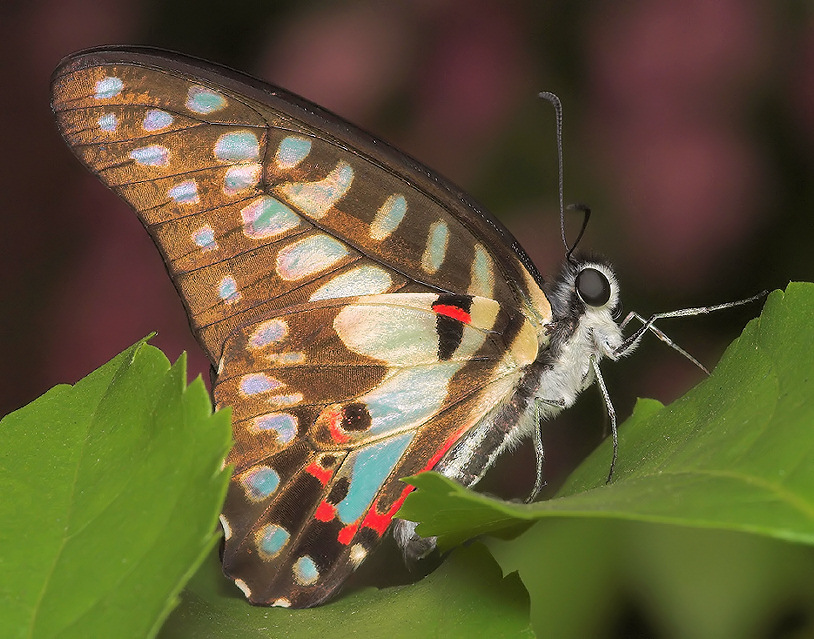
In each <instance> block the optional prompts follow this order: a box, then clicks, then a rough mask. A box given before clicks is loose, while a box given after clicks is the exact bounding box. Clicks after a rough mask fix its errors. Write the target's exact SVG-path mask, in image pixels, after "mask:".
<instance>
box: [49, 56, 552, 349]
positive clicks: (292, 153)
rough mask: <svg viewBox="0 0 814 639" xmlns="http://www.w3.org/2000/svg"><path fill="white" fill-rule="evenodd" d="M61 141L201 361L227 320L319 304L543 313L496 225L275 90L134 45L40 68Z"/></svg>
mask: <svg viewBox="0 0 814 639" xmlns="http://www.w3.org/2000/svg"><path fill="white" fill-rule="evenodd" d="M53 109H54V112H55V114H56V117H57V121H58V123H59V127H60V130H61V132H62V134H63V136H64V137H65V139H66V140H67V142H68V144H69V145H70V147H71V148H72V150H73V151H74V153H76V155H77V156H78V157H79V159H80V160H81V161H82V162H83V163H85V164H86V165H87V166H88V168H89V169H90V170H91V171H93V172H94V173H96V174H97V175H98V176H99V177H100V178H101V179H102V180H103V181H104V182H105V183H106V184H108V185H109V186H110V187H111V188H112V189H113V190H114V191H116V192H117V193H118V194H120V195H121V196H122V197H123V198H124V199H125V200H127V201H128V202H129V203H130V204H131V205H132V206H133V208H134V209H135V210H136V212H137V214H138V215H139V218H140V219H141V221H142V222H143V223H144V225H145V226H146V228H147V230H148V231H149V232H150V234H151V235H152V237H153V239H154V240H155V242H156V244H157V245H158V248H159V250H160V251H161V253H162V255H163V256H164V259H165V262H166V264H167V268H168V270H169V272H170V275H171V277H172V278H173V281H174V282H175V285H176V287H177V288H178V290H179V292H180V294H181V297H182V298H183V300H184V303H185V304H186V306H187V309H188V313H189V317H190V323H191V325H192V327H193V331H194V332H195V334H196V336H197V337H198V339H199V341H200V342H201V344H202V345H203V347H204V348H205V350H206V351H207V353H208V354H209V356H210V359H211V360H212V361H213V362H214V361H217V359H218V358H219V356H220V353H221V350H222V347H223V342H224V340H225V339H226V336H227V335H229V333H231V332H232V331H233V330H234V329H235V328H236V327H238V326H240V325H243V324H246V323H251V322H253V321H255V320H256V319H258V318H259V317H263V316H264V315H266V314H267V313H269V312H273V311H275V310H277V309H281V308H285V307H287V306H292V305H295V304H299V303H303V302H306V301H308V300H309V299H324V298H327V297H341V296H346V295H359V294H371V293H385V292H394V291H405V292H422V291H423V292H427V291H432V292H439V291H440V292H455V293H467V294H470V295H480V296H484V297H489V298H492V299H495V300H497V301H498V302H499V303H500V304H501V306H502V307H504V308H506V309H507V310H508V309H522V310H523V312H525V313H527V314H537V315H539V316H541V317H547V315H548V313H549V308H548V303H547V301H546V299H545V296H544V295H543V294H542V291H541V290H540V287H539V285H538V283H537V281H535V278H537V273H536V270H535V269H534V267H533V265H532V264H531V262H530V261H529V260H528V258H527V257H526V255H525V253H523V252H522V249H520V248H519V246H518V245H517V243H516V242H515V241H514V239H513V238H512V237H511V235H510V234H509V233H508V231H506V230H505V229H504V228H503V226H502V225H500V223H499V222H497V220H495V219H494V218H492V217H491V216H489V215H488V214H487V213H485V212H483V211H481V210H480V209H479V208H478V207H477V206H476V205H475V204H474V203H472V202H471V201H469V200H468V199H467V198H466V196H465V195H464V194H462V193H461V192H460V191H458V190H457V189H455V188H454V187H452V186H450V185H449V184H447V183H446V182H444V181H443V180H441V179H440V178H438V177H436V176H434V175H433V174H432V173H431V172H430V171H429V170H428V169H426V168H424V167H422V166H421V165H419V164H418V163H416V162H415V161H413V160H411V159H410V158H408V157H407V156H405V155H403V154H401V153H399V152H398V151H395V150H393V149H391V148H389V147H387V146H386V145H384V144H383V143H381V142H379V141H377V140H375V139H373V138H370V137H369V136H367V135H366V134H364V133H362V132H361V131H359V130H357V129H355V128H353V127H352V126H351V125H349V124H347V123H345V122H343V121H342V120H340V119H339V118H336V117H335V116H333V115H331V114H329V113H327V112H325V111H322V110H321V109H319V108H318V107H316V106H314V105H311V104H309V103H307V102H305V101H304V100H302V99H300V98H297V97H296V96H293V95H291V94H287V93H285V92H283V91H282V90H280V89H277V88H275V87H272V86H269V85H265V84H263V83H260V82H258V81H256V80H253V79H251V78H248V77H246V76H237V75H236V74H234V73H233V72H229V71H227V70H225V69H222V68H219V67H213V66H211V65H206V64H205V63H202V62H198V61H194V60H191V59H187V58H181V57H179V56H171V55H169V54H159V53H156V52H154V51H150V50H135V51H128V50H105V51H96V52H89V53H86V54H81V55H77V56H75V57H73V58H71V59H69V60H68V61H66V62H65V63H63V65H62V66H61V67H60V68H59V69H58V70H57V71H56V72H55V76H54V80H53Z"/></svg>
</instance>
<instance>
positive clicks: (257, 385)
mask: <svg viewBox="0 0 814 639" xmlns="http://www.w3.org/2000/svg"><path fill="white" fill-rule="evenodd" d="M282 385H283V384H282V382H280V381H279V380H276V379H274V378H273V377H269V376H268V375H266V374H265V373H249V374H248V375H244V376H243V377H242V378H241V379H240V392H241V393H243V394H244V395H258V394H259V393H268V392H269V391H271V390H274V389H276V388H280V387H281V386H282Z"/></svg>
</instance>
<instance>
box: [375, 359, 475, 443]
mask: <svg viewBox="0 0 814 639" xmlns="http://www.w3.org/2000/svg"><path fill="white" fill-rule="evenodd" d="M460 368H461V364H458V363H446V364H437V365H435V366H431V367H420V368H418V367H417V368H406V369H402V370H400V371H398V372H397V373H396V374H394V375H392V376H390V377H388V378H387V380H385V381H384V382H382V383H381V384H379V386H377V387H376V388H374V389H373V390H372V391H370V392H369V393H367V394H366V395H362V396H361V397H360V398H359V401H362V402H364V403H365V405H366V406H367V410H368V413H370V430H369V431H368V432H369V433H370V434H385V433H388V432H390V431H392V430H394V429H399V428H404V427H406V426H412V427H417V426H420V425H421V424H423V423H425V422H426V421H427V420H428V419H430V418H431V417H432V416H433V415H435V414H436V413H437V412H438V411H439V410H441V407H442V406H443V404H444V400H445V399H446V397H447V388H448V386H449V382H450V380H451V379H452V377H453V375H455V373H457V372H458V371H459V370H460Z"/></svg>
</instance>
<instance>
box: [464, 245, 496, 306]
mask: <svg viewBox="0 0 814 639" xmlns="http://www.w3.org/2000/svg"><path fill="white" fill-rule="evenodd" d="M471 277H472V281H471V284H470V286H469V290H468V291H467V292H468V293H469V294H470V295H480V296H482V297H490V296H491V295H492V293H493V292H494V282H495V276H494V274H493V273H492V260H491V258H490V257H489V254H488V253H487V252H486V249H485V248H483V247H482V246H481V245H480V244H477V245H476V246H475V259H474V260H472V273H471Z"/></svg>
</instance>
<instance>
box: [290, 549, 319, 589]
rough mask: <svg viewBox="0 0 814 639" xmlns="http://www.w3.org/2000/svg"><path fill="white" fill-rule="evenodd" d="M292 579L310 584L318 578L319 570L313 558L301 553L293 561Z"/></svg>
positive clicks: (304, 584)
mask: <svg viewBox="0 0 814 639" xmlns="http://www.w3.org/2000/svg"><path fill="white" fill-rule="evenodd" d="M294 579H296V580H297V582H298V583H300V584H302V585H303V586H311V585H313V584H315V583H316V582H317V580H318V579H319V570H318V569H317V565H316V564H315V563H314V560H313V559H311V557H309V556H308V555H303V556H302V557H300V558H299V559H297V561H295V562H294Z"/></svg>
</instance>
